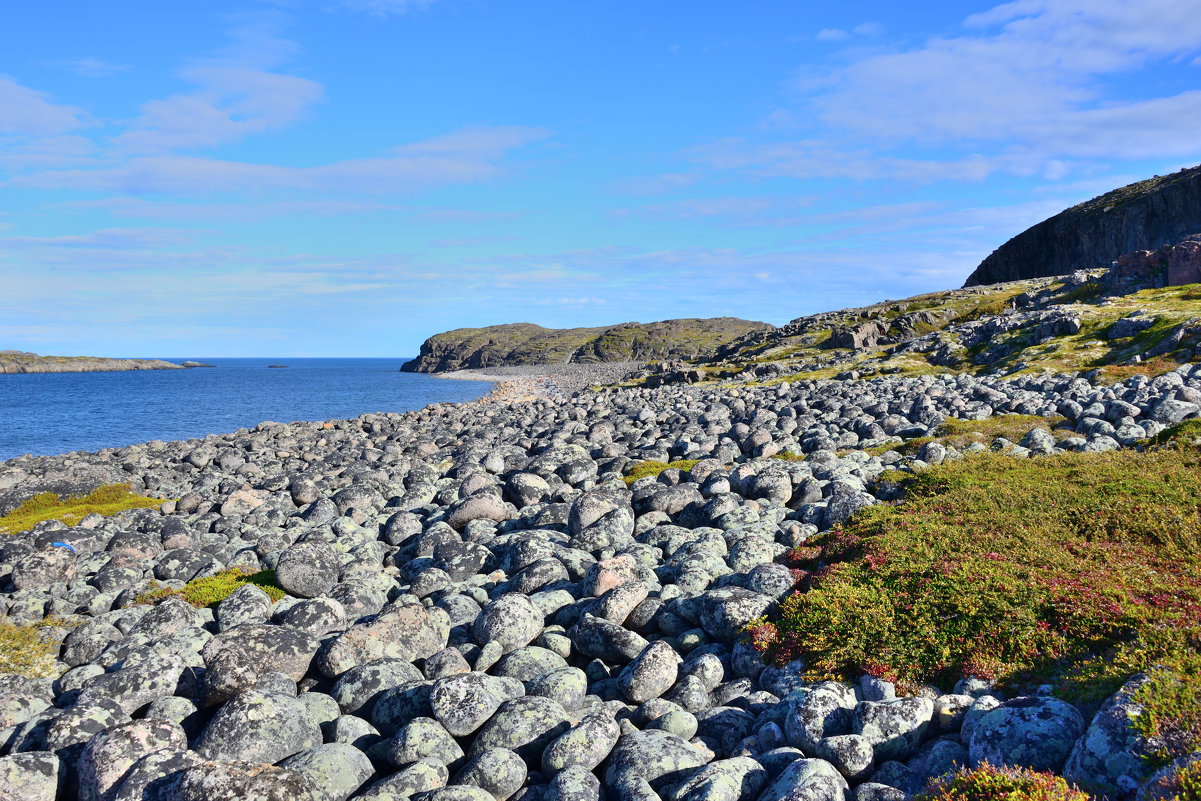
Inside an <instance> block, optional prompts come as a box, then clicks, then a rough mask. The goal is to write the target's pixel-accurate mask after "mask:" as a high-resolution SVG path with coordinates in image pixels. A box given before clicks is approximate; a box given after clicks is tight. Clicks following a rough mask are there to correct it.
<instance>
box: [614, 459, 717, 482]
mask: <svg viewBox="0 0 1201 801" xmlns="http://www.w3.org/2000/svg"><path fill="white" fill-rule="evenodd" d="M699 461H700V459H677V460H676V461H674V462H670V463H669V462H658V461H655V460H650V461H646V462H638V463H637V464H634V465H631V466H630V467H629V468H627V469H626V474H625V482H626V484H633V483H634V482H635V481H637V480H638V479H640V478H646V477H647V476H657V475H659V474H660V473H662V472H663V471H664V470H667V469H668V468H674V469H676V470H679V471H680V472H681V473H687V472H688V471H689V470H691V469H692V468H693V467H694V466H695V465H696V463H697V462H699Z"/></svg>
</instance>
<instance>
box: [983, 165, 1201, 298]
mask: <svg viewBox="0 0 1201 801" xmlns="http://www.w3.org/2000/svg"><path fill="white" fill-rule="evenodd" d="M1196 233H1201V166H1198V167H1193V168H1192V169H1188V170H1181V171H1180V172H1177V173H1173V174H1171V175H1163V176H1159V175H1157V176H1155V177H1154V178H1151V179H1150V180H1147V181H1139V182H1138V183H1134V184H1130V185H1129V186H1124V187H1122V188H1121V189H1115V190H1113V191H1112V192H1107V193H1105V194H1104V195H1101V196H1100V197H1096V198H1093V199H1092V200H1089V201H1087V202H1085V203H1081V204H1080V205H1078V206H1073V207H1072V208H1070V209H1067V210H1065V211H1062V212H1060V213H1059V214H1056V215H1055V216H1054V217H1052V218H1050V219H1048V220H1044V221H1043V222H1041V223H1039V224H1038V225H1035V226H1034V227H1032V228H1029V229H1027V230H1025V231H1023V232H1022V233H1020V234H1018V235H1017V236H1015V237H1014V238H1013V239H1010V240H1009V241H1008V242H1006V243H1005V244H1004V245H1002V246H1001V247H999V248H997V249H996V250H995V251H993V253H992V255H990V256H989V257H988V258H987V259H985V260H984V261H983V262H981V263H980V266H979V267H977V268H976V270H975V271H974V272H973V273H972V274H971V275H970V276H969V277H968V279H967V283H966V284H965V286H977V285H980V284H995V283H1000V282H1002V281H1016V280H1021V279H1025V278H1041V277H1045V276H1052V275H1066V274H1068V273H1070V272H1073V271H1074V270H1079V269H1092V268H1096V267H1107V266H1108V265H1109V264H1110V263H1111V262H1112V261H1113V260H1114V259H1116V258H1117V257H1118V256H1120V255H1122V254H1123V253H1128V252H1130V251H1133V250H1140V249H1152V250H1153V249H1155V248H1159V247H1162V246H1164V245H1167V244H1170V243H1172V242H1176V241H1178V240H1180V239H1183V238H1184V237H1186V236H1188V235H1190V234H1196Z"/></svg>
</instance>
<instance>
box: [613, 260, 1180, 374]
mask: <svg viewBox="0 0 1201 801" xmlns="http://www.w3.org/2000/svg"><path fill="white" fill-rule="evenodd" d="M1197 250H1198V243H1197V242H1196V240H1186V241H1184V242H1182V243H1179V244H1177V245H1169V246H1167V247H1165V248H1163V249H1160V250H1158V251H1154V252H1148V251H1138V252H1135V253H1132V254H1127V255H1126V256H1123V257H1122V258H1121V259H1120V260H1119V263H1118V264H1116V265H1115V266H1113V267H1110V268H1108V269H1104V270H1093V271H1077V272H1076V273H1073V274H1072V275H1070V276H1065V277H1062V278H1040V279H1030V280H1025V281H1014V282H1009V283H1003V284H994V285H990V286H984V287H967V288H964V289H957V290H949V291H945V292H935V293H931V294H928V295H919V296H917V297H912V298H907V299H904V300H895V301H892V300H890V301H884V302H882V303H877V304H874V305H872V306H865V307H863V308H857V309H843V310H840V311H836V312H824V313H821V314H814V315H808V316H805V317H798V318H796V319H795V320H792V321H791V322H790V323H788V324H787V325H784V326H781V327H779V328H776V329H771V330H763V331H754V332H751V333H749V334H746V335H744V336H742V337H740V338H738V339H735V340H732V341H731V342H729V343H727V344H725V345H723V346H721V347H719V348H718V349H717V350H716V351H715V352H714V353H712V354H710V355H708V356H705V357H702V358H701V359H698V360H696V361H694V362H691V363H688V362H683V361H676V362H667V363H662V364H659V365H655V366H653V367H652V369H650V370H645V371H643V372H642V373H641V374H640V375H638V376H637V377H636V378H635V380H636V381H637V382H638V383H642V384H648V385H651V386H655V385H658V384H662V383H673V382H681V381H683V382H688V383H696V382H701V381H724V382H740V381H748V380H752V381H764V382H779V381H786V380H796V379H798V378H833V377H843V378H854V377H860V376H864V377H866V376H872V375H896V374H901V375H921V374H929V373H942V372H948V371H954V372H968V373H974V374H978V375H983V374H995V373H1002V374H1011V375H1012V374H1018V373H1033V372H1038V371H1040V370H1047V369H1050V370H1055V371H1059V372H1068V371H1080V372H1090V371H1097V374H1098V375H1112V376H1124V375H1129V374H1130V372H1131V371H1142V372H1148V371H1150V372H1153V371H1154V370H1155V368H1156V367H1157V366H1158V369H1159V371H1160V372H1162V371H1164V370H1168V369H1171V368H1172V367H1173V366H1174V365H1175V364H1177V363H1179V362H1183V361H1190V360H1192V359H1193V358H1194V356H1195V354H1196V353H1197V348H1198V346H1201V290H1199V288H1198V286H1197V285H1196V284H1191V285H1185V286H1166V283H1167V272H1166V270H1168V269H1170V265H1171V264H1173V263H1177V262H1178V263H1179V264H1178V266H1181V267H1182V268H1183V267H1184V266H1188V265H1193V264H1195V262H1196V261H1198V260H1197V259H1196V251H1197ZM1181 253H1183V254H1184V255H1183V256H1182V255H1179V254H1181ZM1174 260H1175V261H1174ZM1165 265H1169V266H1168V267H1165Z"/></svg>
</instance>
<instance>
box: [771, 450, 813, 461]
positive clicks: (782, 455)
mask: <svg viewBox="0 0 1201 801" xmlns="http://www.w3.org/2000/svg"><path fill="white" fill-rule="evenodd" d="M771 458H773V459H778V460H779V461H781V462H803V461H805V454H803V453H795V452H793V451H780V452H779V453H777V454H776V455H775V456H773V457H771Z"/></svg>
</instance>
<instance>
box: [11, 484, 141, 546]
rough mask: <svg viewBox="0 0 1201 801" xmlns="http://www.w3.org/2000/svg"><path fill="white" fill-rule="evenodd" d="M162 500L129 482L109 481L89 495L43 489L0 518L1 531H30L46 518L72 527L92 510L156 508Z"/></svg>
mask: <svg viewBox="0 0 1201 801" xmlns="http://www.w3.org/2000/svg"><path fill="white" fill-rule="evenodd" d="M162 503H163V501H162V499H161V498H147V497H145V496H142V495H137V494H135V493H133V492H130V489H129V485H128V484H106V485H105V486H103V487H98V488H97V489H95V490H93V491H92V492H91V493H89V494H87V495H74V496H71V497H68V498H59V496H57V495H55V494H54V493H53V492H43V493H41V494H39V495H35V496H33V497H32V498H30V499H29V500H27V501H25V503H23V504H21V505H20V506H19V507H17V508H16V509H14V510H13V511H11V512H9V513H8V514H6V515H5V516H4V517H0V533H5V534H15V533H17V532H20V531H28V530H29V529H31V528H33V527H34V526H35V525H36V524H38V523H41V522H42V521H44V520H61V521H62V522H63V523H65V524H66V525H68V526H73V525H75V524H76V523H78V522H79V521H80V520H82V519H83V518H84V517H86V516H87V515H89V514H92V513H93V512H95V513H97V514H100V515H103V516H105V517H107V516H109V515H115V514H116V513H117V512H123V511H125V510H126V509H153V508H156V507H158V506H161V505H162Z"/></svg>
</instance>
